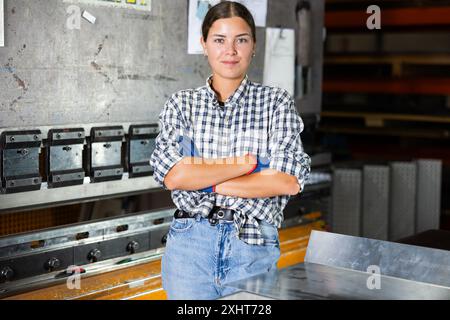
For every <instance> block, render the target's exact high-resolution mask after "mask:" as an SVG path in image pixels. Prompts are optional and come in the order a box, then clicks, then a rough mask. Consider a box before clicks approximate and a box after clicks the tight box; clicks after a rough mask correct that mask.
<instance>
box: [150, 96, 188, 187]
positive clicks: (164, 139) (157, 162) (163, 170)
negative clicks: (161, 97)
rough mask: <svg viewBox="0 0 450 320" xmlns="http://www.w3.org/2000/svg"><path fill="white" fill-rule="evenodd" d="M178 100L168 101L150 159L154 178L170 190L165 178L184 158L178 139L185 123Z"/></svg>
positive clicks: (173, 98) (160, 118)
mask: <svg viewBox="0 0 450 320" xmlns="http://www.w3.org/2000/svg"><path fill="white" fill-rule="evenodd" d="M176 106H177V98H176V95H173V96H172V97H171V98H170V99H169V100H167V102H166V104H165V105H164V108H163V110H162V112H161V114H160V115H159V127H160V132H159V134H158V136H157V137H156V145H155V150H154V151H153V153H152V155H151V157H150V165H151V166H152V167H153V171H154V173H153V178H154V179H155V180H156V182H157V183H158V184H159V185H160V186H161V187H163V188H164V189H165V190H168V188H167V187H166V185H165V184H164V178H165V177H166V175H167V173H168V172H169V170H170V169H171V168H172V167H173V166H174V165H175V164H176V163H177V162H179V161H180V160H181V159H183V156H182V155H181V154H180V152H179V145H178V137H179V136H181V135H182V134H183V129H184V126H183V122H182V120H181V115H180V114H179V112H178V110H177V108H176Z"/></svg>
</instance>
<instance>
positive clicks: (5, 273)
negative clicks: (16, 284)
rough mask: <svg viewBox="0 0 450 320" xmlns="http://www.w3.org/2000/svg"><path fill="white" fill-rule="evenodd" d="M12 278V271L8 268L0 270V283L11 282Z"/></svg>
mask: <svg viewBox="0 0 450 320" xmlns="http://www.w3.org/2000/svg"><path fill="white" fill-rule="evenodd" d="M13 277H14V271H13V269H11V268H10V267H4V268H2V269H1V270H0V283H3V282H6V281H9V280H11V279H12V278H13Z"/></svg>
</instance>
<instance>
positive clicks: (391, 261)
mask: <svg viewBox="0 0 450 320" xmlns="http://www.w3.org/2000/svg"><path fill="white" fill-rule="evenodd" d="M305 262H309V263H316V264H322V265H327V266H330V267H336V268H345V269H351V270H356V271H362V272H367V270H368V268H369V266H377V267H378V268H379V269H380V273H381V274H382V275H384V276H389V277H396V278H401V279H407V280H412V281H418V282H426V283H431V284H435V285H441V286H447V287H450V251H445V250H439V249H432V248H425V247H418V246H412V245H406V244H401V243H394V242H388V241H381V240H373V239H366V238H359V237H352V236H346V235H341V234H336V233H331V232H320V231H312V233H311V236H310V240H309V244H308V249H307V251H306V256H305Z"/></svg>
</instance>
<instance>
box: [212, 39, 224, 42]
mask: <svg viewBox="0 0 450 320" xmlns="http://www.w3.org/2000/svg"><path fill="white" fill-rule="evenodd" d="M214 42H215V43H223V39H214Z"/></svg>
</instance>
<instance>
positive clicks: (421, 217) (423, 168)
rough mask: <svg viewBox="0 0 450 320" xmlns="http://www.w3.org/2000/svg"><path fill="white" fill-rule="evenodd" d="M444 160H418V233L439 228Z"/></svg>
mask: <svg viewBox="0 0 450 320" xmlns="http://www.w3.org/2000/svg"><path fill="white" fill-rule="evenodd" d="M441 183H442V161H441V160H425V159H421V160H418V161H417V213H416V233H419V232H423V231H426V230H433V229H434V230H435V229H439V222H440V221H439V220H440V216H441V192H442V191H441Z"/></svg>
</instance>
